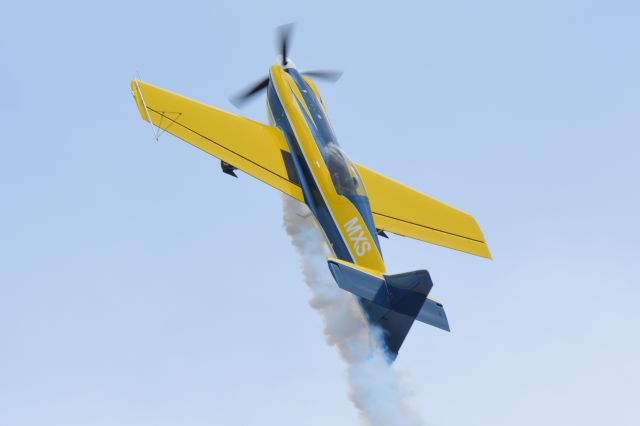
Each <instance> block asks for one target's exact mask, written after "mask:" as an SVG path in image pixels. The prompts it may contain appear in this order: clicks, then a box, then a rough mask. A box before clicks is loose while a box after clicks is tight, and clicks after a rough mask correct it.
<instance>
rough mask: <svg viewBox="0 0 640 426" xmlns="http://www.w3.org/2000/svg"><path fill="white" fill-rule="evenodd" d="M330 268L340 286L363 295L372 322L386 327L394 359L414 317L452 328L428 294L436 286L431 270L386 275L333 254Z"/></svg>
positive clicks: (434, 324) (366, 310)
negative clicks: (430, 273) (334, 256)
mask: <svg viewBox="0 0 640 426" xmlns="http://www.w3.org/2000/svg"><path fill="white" fill-rule="evenodd" d="M329 269H330V270H331V273H332V274H333V277H334V278H335V280H336V282H337V283H338V286H339V287H340V288H342V289H343V290H347V291H349V292H351V293H353V294H355V295H356V296H358V297H359V298H360V303H361V305H362V307H363V309H364V310H365V312H366V313H367V317H368V320H369V322H371V323H372V324H376V325H378V326H379V327H381V328H382V329H383V331H384V343H385V345H386V347H387V349H388V351H389V354H390V355H391V357H392V358H393V359H395V357H396V356H397V355H398V351H399V350H400V346H401V345H402V342H404V339H405V337H406V336H407V333H409V330H410V329H411V325H413V321H414V320H416V319H417V320H418V321H421V322H424V323H426V324H430V325H433V326H434V327H438V328H441V329H443V330H446V331H449V322H448V321H447V316H446V314H445V312H444V308H443V307H442V305H441V304H440V303H438V302H436V301H434V300H432V299H428V298H427V296H428V295H429V292H430V291H431V287H433V283H432V281H431V277H430V276H429V272H427V271H425V270H418V271H413V272H406V273H403V274H396V275H383V274H381V273H379V272H377V271H373V270H370V269H367V268H363V267H360V266H358V265H355V264H353V263H350V262H345V261H342V260H339V259H334V258H329Z"/></svg>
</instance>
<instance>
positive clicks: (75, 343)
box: [0, 1, 640, 426]
mask: <svg viewBox="0 0 640 426" xmlns="http://www.w3.org/2000/svg"><path fill="white" fill-rule="evenodd" d="M291 21H296V22H298V28H297V34H296V38H295V40H294V45H293V48H292V52H291V56H292V58H293V59H294V60H295V61H296V64H298V65H299V66H300V67H302V68H341V69H344V70H345V74H344V76H343V78H342V79H341V80H340V81H339V82H338V83H337V84H335V85H326V84H320V86H319V87H320V91H321V92H322V94H323V98H324V100H325V102H326V103H327V106H328V108H329V114H330V116H331V119H332V123H333V125H334V127H335V130H336V133H337V136H338V138H339V141H340V143H341V145H342V146H343V148H344V149H345V151H346V152H347V153H349V155H350V156H351V158H352V159H354V160H356V161H358V162H361V163H363V164H365V165H367V166H369V167H372V168H374V169H376V170H378V171H380V172H382V173H384V174H387V175H389V176H391V177H393V178H395V179H397V180H400V181H402V182H404V183H406V184H409V185H411V186H413V187H415V188H416V189H419V190H421V191H424V192H426V193H428V194H430V195H433V196H435V197H437V198H439V199H442V200H444V201H446V202H448V203H450V204H452V205H455V206H457V207H459V208H462V209H464V210H466V211H469V212H471V213H472V214H473V215H474V216H475V217H476V218H477V220H478V221H479V223H480V224H481V226H482V228H483V230H484V233H485V236H486V238H487V240H488V242H489V245H490V248H491V250H492V253H493V255H494V260H493V261H486V260H483V259H480V258H475V257H471V256H468V255H464V254H460V253H456V252H452V251H449V250H445V249H442V248H438V247H435V246H430V245H427V244H424V243H420V242H417V241H412V240H408V239H404V238H401V237H394V236H392V237H391V239H390V240H389V241H386V240H385V241H383V243H382V244H383V247H382V248H383V252H384V254H385V259H386V261H387V264H388V266H389V270H390V271H391V272H403V271H407V270H413V269H419V268H427V269H429V270H430V272H431V274H432V277H433V279H434V283H435V287H434V290H433V294H434V295H436V296H438V297H439V298H440V299H441V300H442V301H443V302H444V303H445V307H446V308H447V312H448V314H449V318H450V322H451V325H452V329H453V332H452V333H451V334H447V333H442V332H440V331H439V330H436V329H433V328H429V327H427V326H423V325H420V324H418V325H417V326H415V327H414V328H413V329H412V332H411V334H410V336H409V338H408V339H407V341H406V343H405V346H404V347H403V350H402V352H401V354H400V357H399V358H398V361H397V364H396V366H397V368H398V369H400V370H401V371H402V373H403V377H404V378H405V379H406V381H407V382H408V383H409V384H410V386H411V387H412V389H413V391H414V395H413V397H412V398H411V401H410V402H411V404H412V405H413V406H414V408H415V409H416V411H418V412H420V414H421V415H422V417H423V418H424V419H425V420H426V421H427V423H428V424H430V425H438V426H440V425H468V424H492V425H505V426H507V425H514V424H517V425H525V426H526V425H538V424H540V423H544V424H548V425H566V424H582V425H601V424H616V425H636V424H638V421H639V420H640V408H639V407H638V404H637V393H638V388H639V387H640V363H639V362H638V359H640V343H639V339H638V336H639V333H640V314H639V313H638V307H637V306H638V302H637V300H638V298H639V297H640V289H639V286H638V284H639V282H638V281H639V280H638V274H637V265H638V260H639V259H640V250H639V249H638V240H640V227H639V225H638V216H640V214H639V213H640V192H639V191H638V183H639V182H640V170H639V168H638V162H639V159H640V149H639V148H638V141H639V140H640V139H639V136H640V124H639V123H640V120H639V119H638V116H639V112H640V101H639V99H640V60H639V59H638V54H637V53H638V46H639V45H640V27H638V22H640V6H639V5H638V4H637V2H631V1H607V2H604V1H601V2H596V1H562V2H557V1H487V2H475V1H456V2H431V1H426V2H425V1H420V2H404V1H396V2H391V3H385V4H376V3H373V2H361V3H358V2H352V3H348V2H332V1H327V2H322V3H306V2H288V1H281V2H249V3H247V2H228V3H219V2H202V3H199V2H189V1H187V2H182V3H176V2H167V3H157V2H153V3H152V2H134V3H129V2H117V1H115V2H103V3H100V4H90V3H87V2H78V3H72V2H56V3H51V2H33V3H29V4H26V3H21V4H19V3H16V2H13V3H8V4H6V5H4V6H3V11H2V15H1V16H0V52H2V55H0V69H1V70H2V71H1V76H2V79H1V82H0V85H1V87H2V95H3V96H2V100H3V101H2V103H1V104H0V105H1V106H0V113H1V115H0V116H1V117H2V118H1V122H2V124H3V137H2V151H3V153H2V155H1V156H0V197H1V198H0V199H1V200H2V201H1V203H0V339H1V341H2V346H0V424H7V425H14V426H22V425H29V426H31V425H34V426H35V425H58V424H59V425H65V426H68V425H86V424H91V425H114V424H122V425H130V424H145V425H162V426H164V425H176V424H180V425H194V426H196V425H197V426H199V425H212V424H256V425H272V424H273V425H276V424H306V425H325V424H335V425H351V424H357V422H358V418H357V415H356V413H355V410H353V408H352V406H351V404H350V402H349V401H348V399H347V397H346V392H347V391H346V386H345V382H344V366H343V364H342V361H340V359H339V357H338V355H337V354H336V352H335V350H334V349H333V348H330V347H327V346H326V344H325V341H324V338H323V335H322V323H321V320H320V318H319V317H318V316H317V315H316V313H315V312H314V311H313V310H312V309H311V308H310V307H309V306H308V299H309V296H310V295H309V292H308V290H307V289H306V287H305V286H304V284H303V283H302V276H301V274H300V270H299V265H298V259H297V257H296V255H295V252H294V250H293V248H292V247H291V245H290V242H289V239H288V237H287V236H286V234H285V232H284V230H283V229H282V207H281V199H280V196H279V194H278V193H277V192H276V191H275V190H273V189H270V188H267V187H265V186H264V185H262V184H261V183H260V182H258V181H255V180H253V179H251V178H250V177H247V176H242V177H241V178H240V179H239V180H237V181H236V180H233V179H231V178H229V177H227V176H226V175H223V174H222V173H221V172H220V170H219V164H218V162H217V161H216V160H215V159H213V158H211V157H208V156H206V155H205V154H203V153H201V152H199V151H197V150H196V149H193V148H192V147H190V146H188V145H186V144H184V143H182V142H180V141H178V140H176V139H174V138H173V137H171V136H169V135H166V136H163V137H162V138H161V139H160V141H159V142H157V143H156V142H154V141H153V140H152V137H151V130H150V129H149V127H148V125H147V124H146V123H144V122H142V121H141V120H140V119H139V115H138V113H137V111H136V108H135V105H134V103H133V101H132V99H131V95H130V93H129V88H128V83H129V80H130V78H131V77H132V76H133V75H134V73H135V72H139V73H140V75H141V76H142V78H143V79H145V80H146V81H149V82H151V83H153V84H156V85H159V86H161V87H165V88H167V89H170V90H173V91H176V92H179V93H182V94H185V95H187V96H190V97H193V98H196V99H199V100H202V101H204V102H207V103H210V104H213V105H216V106H218V107H221V108H224V109H229V110H232V111H235V110H234V108H233V107H232V106H231V105H230V103H229V102H228V100H227V99H228V97H229V96H230V95H232V94H234V93H235V92H236V91H237V90H238V89H241V88H242V87H244V86H245V85H246V84H248V83H251V82H253V81H255V80H256V79H257V78H259V77H261V76H262V75H264V74H265V73H266V72H267V69H268V66H269V64H271V63H272V62H273V61H274V60H275V56H276V53H275V51H274V46H273V30H274V28H275V27H276V26H278V25H280V24H282V23H286V22H291ZM242 113H243V114H245V115H247V116H249V117H251V118H253V119H256V120H261V121H265V120H266V114H265V111H264V104H263V101H262V100H260V101H256V102H254V103H252V104H251V105H250V106H249V107H248V108H246V109H245V110H243V111H242Z"/></svg>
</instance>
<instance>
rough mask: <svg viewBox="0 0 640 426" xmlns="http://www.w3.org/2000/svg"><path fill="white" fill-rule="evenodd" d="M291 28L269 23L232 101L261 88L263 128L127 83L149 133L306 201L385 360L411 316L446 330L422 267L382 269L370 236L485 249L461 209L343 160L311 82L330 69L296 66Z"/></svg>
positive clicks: (329, 74) (336, 272) (338, 275)
mask: <svg viewBox="0 0 640 426" xmlns="http://www.w3.org/2000/svg"><path fill="white" fill-rule="evenodd" d="M291 29H292V26H291V25H287V26H283V27H280V29H279V50H280V56H279V57H278V63H277V64H275V65H272V66H271V68H270V71H269V75H268V76H267V77H265V78H264V79H263V80H261V81H260V82H259V83H257V84H256V85H254V86H252V87H251V88H249V89H248V90H247V91H245V92H243V93H242V94H241V95H239V96H237V97H235V98H234V99H232V102H234V103H235V104H236V105H239V104H241V103H243V102H244V101H245V100H247V99H249V98H250V97H252V96H253V95H256V94H258V93H260V92H261V91H263V90H265V89H266V94H267V114H268V117H269V122H270V124H269V125H267V124H262V123H258V122H256V121H253V120H250V119H247V118H244V117H240V116H238V115H236V114H231V113H228V112H225V111H222V110H219V109H217V108H214V107H211V106H208V105H205V104H203V103H200V102H198V101H195V100H192V99H189V98H186V97H183V96H180V95H177V94H175V93H172V92H169V91H167V90H164V89H160V88H158V87H155V86H153V85H151V84H148V83H145V82H142V81H139V80H134V81H132V82H131V89H132V91H133V96H134V98H135V101H136V104H137V106H138V109H139V111H140V114H141V116H142V119H143V120H146V121H148V122H150V123H152V125H153V126H155V129H157V131H158V132H159V131H166V132H168V133H171V134H173V135H175V136H177V137H178V138H180V139H182V140H184V141H186V142H188V143H190V144H191V145H194V146H196V147H197V148H200V149H201V150H203V151H204V152H206V153H208V154H211V155H213V156H214V157H216V158H218V159H219V160H220V163H221V167H222V171H223V172H224V173H227V174H229V175H232V176H236V174H235V171H236V170H241V171H243V172H245V173H247V174H249V175H251V176H253V177H255V178H257V179H259V180H261V181H263V182H264V183H266V184H267V185H271V186H272V187H274V188H276V189H279V190H280V191H282V192H283V193H285V194H287V195H289V196H291V197H293V198H295V199H296V200H299V201H301V202H303V203H305V204H306V205H307V206H308V207H309V209H310V210H311V212H312V213H313V215H314V217H315V219H316V220H317V223H318V224H319V226H320V228H321V229H322V231H323V233H324V237H325V239H326V242H327V244H328V246H329V247H330V249H331V251H332V252H333V254H334V256H335V257H330V258H328V259H327V262H328V267H329V269H330V271H331V273H332V275H333V277H334V278H335V280H336V282H337V284H338V286H340V288H342V289H344V290H347V291H349V292H351V293H353V294H355V295H356V296H357V297H358V300H359V302H360V306H361V307H362V309H363V312H364V313H365V316H366V318H367V319H368V321H369V322H370V323H371V324H375V325H378V326H379V327H380V328H381V329H382V330H383V335H384V337H383V340H384V342H381V343H384V345H385V346H386V349H387V351H388V354H389V358H390V360H391V361H392V360H394V359H395V358H396V356H397V354H398V350H399V349H400V346H401V345H402V342H403V341H404V339H405V337H406V336H407V333H408V332H409V329H410V328H411V325H412V324H413V322H414V320H416V319H417V320H418V321H421V322H424V323H426V324H430V325H433V326H435V327H438V328H441V329H443V330H446V331H449V323H448V320H447V317H446V314H445V312H444V309H443V306H442V304H440V303H439V302H438V301H436V300H435V299H433V298H432V297H430V296H429V292H430V290H431V287H432V285H433V284H432V282H431V278H430V276H429V273H428V272H427V271H426V270H418V271H413V272H407V273H402V274H396V275H390V274H387V273H386V272H387V268H386V266H385V264H384V261H383V258H382V252H381V249H380V242H379V240H378V236H383V237H386V233H387V232H391V233H394V234H398V235H403V236H407V237H411V238H415V239H418V240H422V241H426V242H429V243H433V244H437V245H440V246H444V247H448V248H452V249H456V250H460V251H463V252H467V253H471V254H474V255H477V256H482V257H486V258H491V255H490V253H489V249H488V247H487V244H486V242H485V239H484V237H483V235H482V232H481V231H480V228H479V227H478V225H477V223H476V221H475V220H474V219H473V217H471V216H470V215H469V214H467V213H464V212H462V211H460V210H457V209H455V208H453V207H450V206H448V205H447V204H444V203H442V202H440V201H437V200H435V199H433V198H431V197H429V196H427V195H424V194H422V193H420V192H418V191H416V190H413V189H411V188H409V187H407V186H405V185H402V184H400V183H398V182H396V181H394V180H392V179H390V178H388V177H386V176H383V175H381V174H380V173H377V172H375V171H373V170H371V169H368V168H366V167H364V166H362V165H360V164H358V163H352V162H351V161H350V160H349V159H348V158H347V156H346V155H345V153H344V152H343V151H342V148H341V147H340V145H339V144H338V140H337V138H336V136H335V134H334V132H333V128H332V126H331V123H330V122H329V118H328V116H327V109H326V106H325V104H324V102H323V101H322V98H321V97H320V94H319V92H318V89H317V88H316V85H315V84H314V82H313V80H312V78H320V79H323V78H324V79H327V80H335V79H337V77H339V74H340V73H338V72H333V71H310V72H301V71H299V70H298V69H297V68H296V67H295V65H294V64H293V62H292V61H291V60H290V59H289V57H288V56H287V54H288V46H289V44H290V38H291V37H290V36H291ZM154 131H155V130H154ZM156 136H157V134H156Z"/></svg>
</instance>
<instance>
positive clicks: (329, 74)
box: [229, 23, 342, 108]
mask: <svg viewBox="0 0 640 426" xmlns="http://www.w3.org/2000/svg"><path fill="white" fill-rule="evenodd" d="M294 28H295V24H293V23H291V24H286V25H281V26H280V27H278V29H277V31H276V47H277V49H278V51H279V52H280V58H279V60H280V64H281V65H282V66H287V65H288V64H289V63H290V61H289V57H288V53H289V47H290V46H291V39H292V38H293V30H294ZM302 74H303V75H305V76H307V77H313V78H317V79H320V80H325V81H329V82H332V83H335V82H336V81H338V79H340V76H342V71H337V70H311V71H303V72H302ZM267 86H269V77H268V76H267V77H264V78H262V79H260V80H259V81H257V82H255V83H254V84H252V85H251V86H249V87H247V88H246V89H244V90H242V91H241V92H239V93H238V94H236V95H234V96H232V97H230V98H229V101H231V103H232V104H233V105H235V106H236V107H237V108H241V107H242V106H243V105H244V104H245V103H246V102H247V101H248V100H250V99H251V98H252V97H254V96H255V95H256V94H258V93H260V92H261V91H263V90H264V89H266V88H267Z"/></svg>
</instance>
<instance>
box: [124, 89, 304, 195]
mask: <svg viewBox="0 0 640 426" xmlns="http://www.w3.org/2000/svg"><path fill="white" fill-rule="evenodd" d="M131 90H132V92H133V96H134V98H135V101H136V104H137V106H138V110H139V111H140V115H141V117H142V119H143V120H145V121H150V122H151V123H152V124H153V125H154V126H156V127H158V128H159V129H161V130H164V131H166V132H168V133H171V134H172V135H174V136H177V137H178V138H180V139H182V140H184V141H185V142H188V143H190V144H191V145H193V146H195V147H197V148H200V149H201V150H203V151H204V152H206V153H208V154H210V155H213V156H214V157H216V158H219V159H220V160H222V161H224V162H225V163H227V164H229V165H232V166H233V167H236V168H238V169H240V170H242V171H244V172H245V173H247V174H249V175H251V176H253V177H255V178H257V179H259V180H261V181H263V182H265V183H266V184H268V185H271V186H273V187H274V188H276V189H279V190H280V191H282V192H284V193H285V194H287V195H290V196H291V197H293V198H296V199H298V200H300V201H303V195H302V190H301V188H300V186H299V184H298V183H297V176H296V175H295V170H293V168H292V167H293V166H292V163H290V161H291V153H290V151H289V147H288V145H287V142H286V140H285V138H284V135H283V134H282V132H281V131H280V130H279V129H278V128H276V127H272V126H268V125H265V124H261V123H258V122H256V121H253V120H249V119H247V118H244V117H240V116H238V115H235V114H231V113H228V112H225V111H222V110H219V109H217V108H214V107H211V106H209V105H206V104H203V103H201V102H198V101H195V100H192V99H189V98H187V97H184V96H181V95H178V94H175V93H172V92H169V91H168V90H164V89H160V88H159V87H155V86H153V85H151V84H148V83H145V82H142V81H132V82H131Z"/></svg>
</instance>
